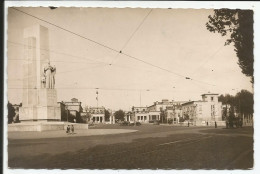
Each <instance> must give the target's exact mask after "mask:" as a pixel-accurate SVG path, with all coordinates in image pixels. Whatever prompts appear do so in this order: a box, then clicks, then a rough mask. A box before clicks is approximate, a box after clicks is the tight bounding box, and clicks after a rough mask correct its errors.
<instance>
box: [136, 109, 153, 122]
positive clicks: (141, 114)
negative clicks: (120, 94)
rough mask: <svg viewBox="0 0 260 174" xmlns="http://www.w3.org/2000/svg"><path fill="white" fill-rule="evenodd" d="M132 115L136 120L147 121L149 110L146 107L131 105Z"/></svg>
mask: <svg viewBox="0 0 260 174" xmlns="http://www.w3.org/2000/svg"><path fill="white" fill-rule="evenodd" d="M132 115H133V118H134V120H133V121H136V122H147V123H148V122H149V120H150V119H149V112H148V110H147V107H134V106H133V107H132Z"/></svg>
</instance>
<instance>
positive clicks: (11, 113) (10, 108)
mask: <svg viewBox="0 0 260 174" xmlns="http://www.w3.org/2000/svg"><path fill="white" fill-rule="evenodd" d="M7 109H8V115H7V117H8V124H10V123H12V122H13V118H14V116H15V109H14V107H13V105H12V104H11V103H10V102H9V101H8V103H7Z"/></svg>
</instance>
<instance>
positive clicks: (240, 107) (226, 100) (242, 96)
mask: <svg viewBox="0 0 260 174" xmlns="http://www.w3.org/2000/svg"><path fill="white" fill-rule="evenodd" d="M218 99H219V101H220V102H222V104H223V105H230V106H231V107H232V108H233V107H235V110H236V112H238V113H240V114H243V115H245V116H247V115H253V113H254V96H253V94H252V93H251V92H249V91H247V90H241V91H240V92H238V93H237V94H236V95H235V96H232V95H229V94H226V95H225V96H224V95H220V96H219V97H218ZM225 112H226V111H224V113H225Z"/></svg>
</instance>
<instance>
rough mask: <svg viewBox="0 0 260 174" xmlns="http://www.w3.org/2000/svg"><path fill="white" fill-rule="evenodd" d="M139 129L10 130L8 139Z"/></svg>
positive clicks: (118, 132)
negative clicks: (67, 131)
mask: <svg viewBox="0 0 260 174" xmlns="http://www.w3.org/2000/svg"><path fill="white" fill-rule="evenodd" d="M136 131H137V130H128V129H87V130H75V132H74V134H67V133H66V132H65V130H58V131H44V132H8V139H41V138H61V137H75V136H76V137H80V136H92V135H107V134H122V133H132V132H136Z"/></svg>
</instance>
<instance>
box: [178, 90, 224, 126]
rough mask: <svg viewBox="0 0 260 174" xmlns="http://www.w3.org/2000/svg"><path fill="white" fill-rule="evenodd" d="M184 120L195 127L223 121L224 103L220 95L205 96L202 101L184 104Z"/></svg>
mask: <svg viewBox="0 0 260 174" xmlns="http://www.w3.org/2000/svg"><path fill="white" fill-rule="evenodd" d="M182 118H183V119H184V120H188V121H190V122H191V123H193V124H194V125H203V124H206V123H208V124H213V122H215V121H221V120H222V102H218V94H211V93H209V94H203V95H202V101H190V102H186V103H183V104H182Z"/></svg>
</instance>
